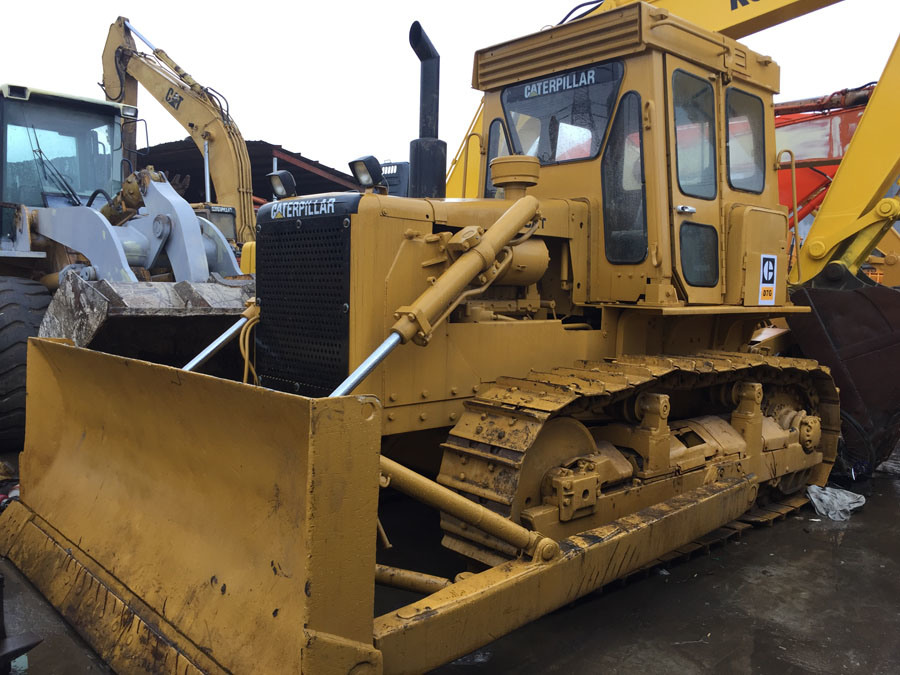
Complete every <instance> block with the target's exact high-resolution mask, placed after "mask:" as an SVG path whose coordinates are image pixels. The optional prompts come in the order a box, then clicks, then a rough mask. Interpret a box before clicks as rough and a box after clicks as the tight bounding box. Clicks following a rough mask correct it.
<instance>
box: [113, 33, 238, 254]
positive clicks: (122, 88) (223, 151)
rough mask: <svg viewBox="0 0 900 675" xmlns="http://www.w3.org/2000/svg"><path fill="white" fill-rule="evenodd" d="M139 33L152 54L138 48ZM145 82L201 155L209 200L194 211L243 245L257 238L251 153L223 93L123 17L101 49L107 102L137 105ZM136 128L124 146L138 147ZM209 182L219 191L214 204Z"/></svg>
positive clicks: (126, 138)
mask: <svg viewBox="0 0 900 675" xmlns="http://www.w3.org/2000/svg"><path fill="white" fill-rule="evenodd" d="M134 36H137V37H138V38H139V39H140V40H141V41H142V42H143V43H144V44H146V45H147V47H149V49H150V51H151V53H150V54H145V53H143V52H140V51H138V49H137V46H136V44H135V41H134ZM138 84H140V85H142V86H143V87H144V89H146V90H147V91H148V92H149V93H150V94H151V95H152V96H153V98H155V99H156V100H157V101H159V103H160V105H162V106H163V107H164V108H165V109H166V111H167V112H168V113H169V114H170V115H172V117H174V118H175V119H176V120H177V121H178V123H179V124H181V126H183V127H184V129H185V131H187V133H188V134H189V135H190V137H191V139H193V141H194V143H196V144H197V148H198V149H199V150H200V152H201V153H202V154H203V158H204V168H205V176H204V178H205V192H206V202H205V203H203V204H196V205H194V208H195V210H198V212H200V213H201V215H203V216H204V217H206V218H208V219H210V220H212V221H213V222H214V223H215V224H216V226H217V227H219V229H221V230H222V231H223V232H225V234H226V236H227V237H228V238H229V239H230V240H232V241H237V242H238V243H239V244H242V243H245V242H249V241H253V239H254V237H255V213H254V210H253V185H252V177H251V175H250V157H249V155H248V154H247V146H246V144H245V143H244V138H243V136H241V132H240V129H238V126H237V124H236V123H235V121H234V119H233V118H232V117H231V115H230V113H229V111H228V103H227V101H226V99H225V98H224V96H222V95H221V94H220V93H218V92H216V91H215V90H214V89H212V88H211V87H204V86H203V85H201V84H199V83H198V82H197V81H196V80H195V79H194V78H193V77H191V76H190V75H189V74H188V73H187V72H185V70H184V69H183V68H181V66H179V65H178V64H177V63H176V62H175V61H173V60H172V58H171V57H170V56H169V55H168V54H167V53H166V52H165V51H163V50H162V49H158V48H156V47H155V46H154V45H153V44H152V43H151V42H150V41H149V40H148V39H147V38H145V37H144V36H143V35H141V33H139V32H138V31H137V30H136V29H135V28H134V26H132V25H131V22H130V21H129V20H128V19H127V18H125V17H121V16H120V17H119V18H118V19H116V21H115V23H113V24H112V25H111V26H110V27H109V35H108V37H107V39H106V45H105V46H104V48H103V82H102V84H101V86H102V88H103V91H104V93H105V94H106V98H107V100H110V101H114V102H117V103H123V104H126V105H130V106H137V99H138ZM134 132H135V126H134V125H133V124H132V125H130V126H128V127H126V133H125V145H126V149H130V150H134V148H135V133H134ZM210 180H212V184H213V187H214V188H215V192H216V203H211V201H210V197H211V191H210Z"/></svg>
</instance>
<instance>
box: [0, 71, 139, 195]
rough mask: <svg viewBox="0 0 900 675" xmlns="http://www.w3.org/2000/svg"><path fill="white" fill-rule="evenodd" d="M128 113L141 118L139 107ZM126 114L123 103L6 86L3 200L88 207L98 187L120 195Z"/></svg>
mask: <svg viewBox="0 0 900 675" xmlns="http://www.w3.org/2000/svg"><path fill="white" fill-rule="evenodd" d="M124 112H126V113H131V114H132V115H134V114H136V111H135V110H134V109H133V108H129V109H128V110H127V111H124ZM122 115H123V106H120V105H117V104H112V103H101V102H99V101H88V100H86V99H79V98H73V97H68V96H62V95H59V94H51V93H48V92H42V91H36V90H33V89H28V88H27V87H20V86H14V85H4V86H2V87H0V120H2V127H3V146H2V147H3V155H2V158H0V161H2V164H0V180H2V201H4V202H10V203H16V204H24V205H26V206H32V207H42V206H69V205H77V204H78V203H82V204H83V203H86V202H87V201H88V200H89V199H90V197H91V194H92V193H93V192H94V190H97V189H102V190H103V191H104V192H105V193H106V194H108V195H114V194H116V193H117V192H118V191H119V189H120V188H121V187H122V180H121V175H122V133H121V128H122ZM103 203H104V202H103V201H101V202H100V203H99V205H102V204H103Z"/></svg>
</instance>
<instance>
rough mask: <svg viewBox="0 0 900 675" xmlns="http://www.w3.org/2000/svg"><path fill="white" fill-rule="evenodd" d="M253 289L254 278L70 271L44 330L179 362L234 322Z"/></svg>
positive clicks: (84, 343) (83, 343)
mask: <svg viewBox="0 0 900 675" xmlns="http://www.w3.org/2000/svg"><path fill="white" fill-rule="evenodd" d="M254 294H255V283H254V282H253V281H252V280H239V281H227V280H224V279H220V280H218V281H216V282H213V281H210V282H206V283H197V282H189V281H181V282H178V283H174V282H161V281H153V282H136V283H135V282H111V281H105V280H104V281H84V280H83V279H82V278H81V277H79V276H78V275H77V274H75V273H72V272H70V273H69V274H67V275H66V276H65V278H64V279H63V281H62V283H61V284H60V287H59V289H58V290H57V291H56V293H55V294H54V296H53V300H52V301H51V303H50V306H49V307H48V308H47V312H46V314H45V315H44V320H43V322H42V323H41V329H40V333H39V335H40V337H47V338H67V339H69V340H72V341H73V342H74V343H75V345H76V346H78V347H90V348H91V349H95V350H97V351H102V352H106V353H108V354H116V355H119V356H127V357H130V358H136V359H143V360H147V361H153V362H154V363H162V364H164V365H170V366H179V367H180V366H183V365H184V364H185V363H187V362H188V361H190V360H191V359H192V358H193V357H194V356H196V355H197V354H198V353H199V352H200V351H201V350H202V349H203V348H204V347H206V346H207V345H208V344H209V343H210V342H212V341H213V340H214V339H215V338H216V337H218V336H219V335H221V333H222V332H223V331H225V329H227V328H228V327H229V326H230V325H231V324H233V323H234V322H235V320H236V319H237V318H238V316H239V315H240V314H241V312H243V311H244V310H245V309H246V302H247V300H249V299H250V298H251V297H253V295H254ZM234 351H235V352H236V351H237V349H236V347H235V348H234ZM206 372H217V371H216V370H215V368H213V369H212V370H209V369H208V370H206ZM217 374H218V373H217Z"/></svg>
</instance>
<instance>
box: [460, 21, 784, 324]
mask: <svg viewBox="0 0 900 675" xmlns="http://www.w3.org/2000/svg"><path fill="white" fill-rule="evenodd" d="M550 34H552V35H550ZM778 78H779V71H778V66H777V65H775V64H774V63H772V62H771V60H770V59H768V58H766V57H763V56H761V55H757V54H754V53H752V52H750V51H749V50H747V49H746V48H744V47H743V46H741V45H739V44H738V43H736V42H734V41H732V40H730V39H728V38H725V37H723V36H721V35H717V34H714V33H707V32H706V31H702V30H700V29H698V28H696V27H694V26H691V25H689V24H687V23H685V22H682V21H681V20H679V19H676V18H675V17H671V16H669V15H668V14H667V13H666V12H661V11H659V10H655V9H653V8H652V7H650V6H649V5H645V4H643V3H638V4H636V5H635V6H634V7H633V8H631V9H630V10H628V11H623V12H619V13H615V14H614V15H612V14H609V15H599V16H595V17H590V18H586V19H582V20H579V21H575V22H572V23H570V24H566V25H564V26H561V27H557V28H555V29H553V30H552V31H546V32H543V33H539V34H537V35H532V36H527V37H525V38H521V39H518V40H515V41H511V42H508V43H504V44H501V45H497V46H495V47H491V48H488V49H484V50H481V51H479V52H478V53H477V54H476V58H475V75H474V82H475V86H476V87H478V88H480V89H482V90H483V91H485V109H484V119H485V124H484V128H483V130H482V137H483V138H484V144H485V146H486V147H485V150H486V152H485V154H484V160H483V165H482V171H481V175H482V176H484V177H485V180H484V184H483V186H482V190H483V196H484V197H486V198H502V197H503V196H504V195H503V194H502V190H500V191H498V190H497V189H496V188H494V187H493V185H492V182H491V171H490V163H491V161H492V160H493V159H495V158H496V157H500V156H504V155H509V154H523V155H533V156H535V157H537V158H538V160H539V161H540V163H541V173H540V183H539V185H538V186H537V187H535V188H534V190H533V191H531V192H530V194H534V195H535V196H537V197H539V198H541V199H551V198H563V199H568V200H575V201H579V202H585V203H587V204H589V214H590V215H589V220H590V222H589V223H586V224H584V225H583V226H581V227H580V228H579V230H580V231H573V233H572V235H573V236H572V238H571V240H570V244H569V245H570V249H571V250H570V259H571V260H572V265H573V273H572V277H573V278H579V277H583V278H585V279H586V281H587V283H585V284H584V285H583V286H582V287H581V288H575V289H573V301H574V302H576V303H577V304H595V303H597V304H606V303H634V304H651V305H724V304H731V305H746V306H766V305H781V304H784V303H785V301H786V290H785V278H786V273H787V263H788V251H787V242H788V237H787V226H788V222H787V216H786V211H785V210H784V209H782V208H781V207H780V206H779V204H778V193H777V187H778V186H777V179H776V176H775V170H774V165H775V155H776V148H775V140H774V120H773V117H772V113H771V109H772V95H773V93H774V92H775V91H777V87H778ZM579 267H580V269H579Z"/></svg>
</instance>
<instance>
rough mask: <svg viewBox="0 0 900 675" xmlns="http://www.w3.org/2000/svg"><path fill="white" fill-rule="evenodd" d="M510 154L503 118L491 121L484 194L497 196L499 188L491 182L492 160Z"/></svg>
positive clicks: (488, 196)
mask: <svg viewBox="0 0 900 675" xmlns="http://www.w3.org/2000/svg"><path fill="white" fill-rule="evenodd" d="M508 154H509V144H508V143H507V142H506V132H505V131H504V129H503V122H502V121H501V120H494V121H493V122H491V128H490V131H489V132H488V151H487V171H485V177H484V196H485V197H487V198H488V199H492V198H494V197H496V196H497V188H495V187H494V184H493V183H492V182H491V160H493V159H496V158H497V157H506V156H507V155H508Z"/></svg>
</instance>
